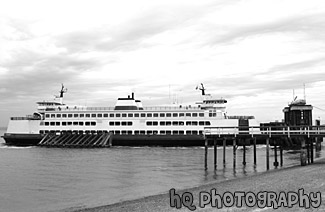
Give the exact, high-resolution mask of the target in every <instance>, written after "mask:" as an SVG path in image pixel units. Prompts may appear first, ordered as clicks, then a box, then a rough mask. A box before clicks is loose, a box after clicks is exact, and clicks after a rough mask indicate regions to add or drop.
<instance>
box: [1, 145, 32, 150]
mask: <svg viewBox="0 0 325 212" xmlns="http://www.w3.org/2000/svg"><path fill="white" fill-rule="evenodd" d="M30 148H32V146H7V145H5V144H2V145H0V149H30Z"/></svg>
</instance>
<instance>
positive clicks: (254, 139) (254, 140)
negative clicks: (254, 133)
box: [253, 138, 256, 165]
mask: <svg viewBox="0 0 325 212" xmlns="http://www.w3.org/2000/svg"><path fill="white" fill-rule="evenodd" d="M253 142H254V165H256V138H253Z"/></svg>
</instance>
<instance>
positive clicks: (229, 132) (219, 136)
mask: <svg viewBox="0 0 325 212" xmlns="http://www.w3.org/2000/svg"><path fill="white" fill-rule="evenodd" d="M323 137H325V127H324V126H323V127H322V126H290V127H289V126H272V127H263V126H262V127H248V126H247V127H245V128H243V127H205V128H204V139H205V163H204V167H205V169H206V170H207V169H208V165H207V164H208V161H207V160H208V159H207V158H208V146H209V145H210V146H211V144H212V145H213V147H214V169H217V145H220V146H221V145H222V146H223V160H222V164H223V166H225V164H226V144H227V143H230V142H231V143H232V146H233V166H234V168H235V167H236V154H237V152H236V151H237V147H238V146H243V162H242V164H243V165H244V166H245V165H246V146H250V145H253V151H254V154H253V157H254V165H256V143H257V140H258V141H259V143H262V144H265V145H266V169H267V170H269V169H270V146H273V147H274V163H273V165H274V167H278V166H279V165H280V166H282V165H283V149H284V148H292V147H295V148H297V147H298V148H299V149H300V159H301V165H302V166H305V165H307V164H311V163H313V162H314V146H315V149H316V151H320V148H321V142H322V139H323ZM278 151H279V156H280V158H279V159H280V163H279V161H278Z"/></svg>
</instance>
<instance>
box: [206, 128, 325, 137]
mask: <svg viewBox="0 0 325 212" xmlns="http://www.w3.org/2000/svg"><path fill="white" fill-rule="evenodd" d="M204 135H205V136H208V137H209V136H212V137H230V136H233V137H238V136H241V137H261V136H262V137H266V136H268V137H279V136H280V137H283V136H286V137H290V136H307V137H325V126H290V127H289V126H268V127H266V126H239V127H205V128H204Z"/></svg>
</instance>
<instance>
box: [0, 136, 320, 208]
mask: <svg viewBox="0 0 325 212" xmlns="http://www.w3.org/2000/svg"><path fill="white" fill-rule="evenodd" d="M0 134H1V135H2V134H3V131H0ZM1 143H2V144H0V168H1V172H0V188H1V192H0V211H12V212H15V211H35V212H37V211H60V210H63V211H67V210H72V209H76V208H84V207H94V206H99V205H107V204H112V203H116V202H120V201H123V200H130V199H136V198H139V197H144V196H148V195H154V194H160V193H165V192H167V191H168V190H169V189H171V188H175V189H180V188H187V187H192V186H197V185H200V184H204V183H209V182H217V181H222V180H227V179H232V178H236V177H243V176H247V175H253V174H254V173H257V172H263V171H265V170H266V164H265V163H266V159H265V147H263V146H258V148H257V166H256V167H255V166H254V165H253V155H252V154H253V151H252V150H253V149H252V148H248V151H247V152H246V155H247V158H246V161H247V165H246V166H245V167H244V166H243V165H242V164H241V163H242V155H243V154H242V153H243V151H242V149H241V148H239V149H238V151H237V166H236V170H233V164H232V163H233V159H232V147H227V149H226V155H227V159H226V161H227V164H226V167H225V168H224V167H223V165H222V164H221V163H222V148H221V147H220V148H218V170H217V171H216V172H215V171H214V170H213V148H210V149H209V159H208V162H209V164H208V167H209V170H208V171H205V170H204V148H201V147H193V148H164V147H138V148H135V147H113V148H108V149H63V148H62V149H61V148H42V147H7V146H5V145H3V140H1ZM272 156H273V151H271V159H270V167H271V169H273V166H272V163H273V161H274V159H273V158H272ZM323 156H324V155H323V153H319V154H317V155H316V157H323ZM299 163H300V154H299V152H294V151H290V152H287V151H284V165H285V167H288V166H293V165H299Z"/></svg>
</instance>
